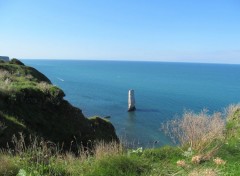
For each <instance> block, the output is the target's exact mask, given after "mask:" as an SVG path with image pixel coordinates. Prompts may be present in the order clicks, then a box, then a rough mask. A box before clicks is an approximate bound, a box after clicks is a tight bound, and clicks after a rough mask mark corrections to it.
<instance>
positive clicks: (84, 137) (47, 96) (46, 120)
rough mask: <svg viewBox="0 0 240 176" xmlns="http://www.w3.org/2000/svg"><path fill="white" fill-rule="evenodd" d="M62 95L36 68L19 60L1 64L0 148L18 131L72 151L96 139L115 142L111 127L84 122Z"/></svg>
mask: <svg viewBox="0 0 240 176" xmlns="http://www.w3.org/2000/svg"><path fill="white" fill-rule="evenodd" d="M64 96H65V94H64V92H63V91H62V90H61V89H59V88H58V87H56V86H54V85H52V84H51V81H50V80H49V79H48V78H47V77H46V76H45V75H43V74H42V73H40V72H38V71H37V70H36V69H34V68H31V67H27V66H25V65H24V64H23V63H21V62H20V61H18V60H15V62H11V63H0V148H1V147H5V146H6V144H7V142H8V145H10V146H11V139H12V136H13V135H14V134H15V135H18V134H19V132H22V133H24V134H25V136H28V135H29V134H31V135H37V136H40V137H43V138H44V139H46V140H50V141H52V142H55V143H59V144H63V143H64V148H65V149H69V147H70V145H71V147H72V149H74V148H76V147H77V145H79V144H82V145H84V146H87V145H89V143H91V144H93V143H94V141H96V140H105V141H106V142H107V141H111V140H116V141H118V137H117V135H116V133H115V129H114V127H113V125H112V124H111V123H110V122H108V121H106V120H103V119H101V118H94V119H87V118H85V117H84V115H83V114H82V111H81V110H80V109H78V108H76V107H74V106H72V105H71V104H70V103H69V102H68V101H66V100H64V99H63V97H64Z"/></svg>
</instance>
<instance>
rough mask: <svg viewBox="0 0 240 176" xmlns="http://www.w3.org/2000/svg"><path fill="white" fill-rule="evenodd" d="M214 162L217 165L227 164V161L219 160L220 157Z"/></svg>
mask: <svg viewBox="0 0 240 176" xmlns="http://www.w3.org/2000/svg"><path fill="white" fill-rule="evenodd" d="M213 162H214V163H215V164H216V165H224V164H226V161H224V160H222V159H221V158H219V157H217V158H215V159H213Z"/></svg>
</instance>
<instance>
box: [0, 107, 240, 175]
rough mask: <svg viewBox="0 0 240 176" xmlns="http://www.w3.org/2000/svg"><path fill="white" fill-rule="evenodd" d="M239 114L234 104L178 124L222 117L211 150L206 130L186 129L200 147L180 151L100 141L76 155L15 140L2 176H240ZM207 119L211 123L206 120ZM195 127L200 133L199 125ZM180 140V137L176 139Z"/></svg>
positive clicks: (1, 156) (0, 156)
mask: <svg viewBox="0 0 240 176" xmlns="http://www.w3.org/2000/svg"><path fill="white" fill-rule="evenodd" d="M239 111H240V105H234V106H230V107H229V108H228V109H227V111H226V114H225V115H220V114H218V115H217V116H216V114H214V115H212V116H209V115H207V114H206V112H205V111H204V112H201V113H200V114H194V113H192V112H186V113H185V114H184V115H183V118H181V119H182V120H180V119H178V121H179V122H180V124H181V123H185V120H186V119H185V118H186V117H187V118H188V120H189V121H190V122H192V123H191V124H192V125H197V124H199V121H202V120H203V122H205V120H207V121H208V122H209V121H210V122H209V123H211V122H216V119H214V118H220V117H221V118H220V119H218V120H217V122H219V125H220V126H221V128H222V130H217V131H218V132H219V134H222V135H223V136H222V137H219V136H218V135H216V134H214V136H215V137H213V138H216V140H213V139H212V138H206V140H209V145H206V143H205V141H204V142H202V138H198V137H199V135H200V136H204V135H203V134H202V131H198V132H199V133H200V134H198V133H193V132H192V131H191V130H190V131H189V130H186V131H185V133H188V134H184V135H190V134H191V135H192V134H193V135H196V139H201V140H200V142H199V140H197V141H195V140H193V139H194V138H189V140H184V142H185V143H182V142H183V141H182V142H181V143H179V144H181V145H179V146H175V147H174V146H173V147H171V146H165V147H161V148H155V149H144V150H143V149H142V148H138V149H126V148H125V147H124V146H123V145H121V144H120V143H118V142H111V143H106V142H104V141H100V142H98V143H97V144H96V145H95V146H94V148H86V147H85V146H82V145H80V146H79V147H78V153H77V155H76V154H73V153H72V152H71V151H70V150H69V151H65V152H63V151H62V150H61V148H59V147H58V146H57V145H56V144H54V143H52V142H49V141H45V140H43V139H39V138H31V139H30V140H31V143H30V144H31V145H29V146H27V145H26V144H25V138H24V136H22V135H21V137H20V138H16V137H13V140H12V141H13V144H14V148H13V149H6V150H2V152H0V163H1V164H0V175H19V176H22V175H26V176H27V175H34V176H35V175H47V176H52V175H59V176H60V175H61V176H62V175H69V176H75V175H76V176H78V175H83V176H95V175H99V176H101V175H102V176H105V175H109V176H115V175H120V176H121V175H124V176H125V175H131V176H133V175H137V176H138V175H146V176H148V175H152V176H158V175H189V176H198V175H201V176H203V175H207V176H208V175H209V176H215V175H229V176H230V175H236V176H237V175H239V174H240V163H239V160H240V132H239V128H238V127H239V124H240V113H239ZM203 117H204V118H207V119H202V118H203ZM208 118H209V119H208ZM211 118H212V119H211ZM222 120H225V122H226V123H225V124H224V125H222ZM194 121H196V122H194ZM169 123H170V122H168V124H167V125H169ZM200 124H202V122H201V123H200ZM2 126H4V125H2ZM209 126H212V124H209ZM209 126H207V127H205V126H202V128H203V129H202V130H203V131H204V130H206V129H208V128H209ZM215 126H218V125H217V124H215V125H214V126H212V127H215ZM192 127H194V126H192ZM195 127H196V128H197V126H195ZM178 128H180V129H178V130H183V129H185V128H186V127H185V126H184V125H179V126H178ZM181 128H183V129H181ZM168 129H171V128H168ZM187 129H188V128H187ZM217 129H218V128H217ZM171 130H172V129H171ZM206 131H207V130H206ZM212 131H215V129H213V130H209V131H207V133H209V134H211V133H212ZM215 132H216V131H215ZM173 133H174V132H173ZM173 133H171V134H173ZM191 135H190V136H191ZM210 136H211V135H210ZM178 137H179V136H175V138H178ZM193 137H194V136H193ZM180 139H181V138H179V140H180ZM194 143H197V144H198V145H196V146H200V145H203V146H201V147H200V148H199V147H196V148H195V147H194V146H195V145H193V144H194ZM199 149H200V150H199ZM203 149H204V150H203Z"/></svg>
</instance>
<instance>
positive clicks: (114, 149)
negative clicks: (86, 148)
mask: <svg viewBox="0 0 240 176" xmlns="http://www.w3.org/2000/svg"><path fill="white" fill-rule="evenodd" d="M121 154H123V146H122V145H121V144H119V143H117V142H115V141H113V142H110V143H105V142H104V141H100V142H98V143H97V144H96V147H95V149H94V156H95V157H96V159H101V158H104V157H106V156H114V155H121Z"/></svg>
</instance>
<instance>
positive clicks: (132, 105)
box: [128, 90, 136, 112]
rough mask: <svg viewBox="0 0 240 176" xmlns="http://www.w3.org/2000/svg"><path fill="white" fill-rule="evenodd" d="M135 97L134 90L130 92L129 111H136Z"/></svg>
mask: <svg viewBox="0 0 240 176" xmlns="http://www.w3.org/2000/svg"><path fill="white" fill-rule="evenodd" d="M135 110H136V107H135V97H134V90H129V91H128V111H129V112H130V111H135Z"/></svg>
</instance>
